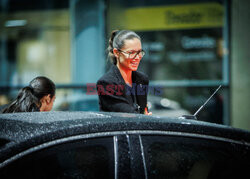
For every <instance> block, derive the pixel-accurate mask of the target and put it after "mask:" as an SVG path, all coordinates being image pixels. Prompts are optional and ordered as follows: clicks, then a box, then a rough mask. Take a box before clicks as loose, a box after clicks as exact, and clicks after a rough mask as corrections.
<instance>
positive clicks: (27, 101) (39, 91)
mask: <svg viewBox="0 0 250 179" xmlns="http://www.w3.org/2000/svg"><path fill="white" fill-rule="evenodd" d="M46 95H50V97H51V98H52V97H53V96H54V95H55V84H54V83H53V82H52V81H51V80H50V79H48V78H46V77H44V76H39V77H36V78H34V79H33V80H32V81H31V82H30V84H29V86H26V87H24V88H22V89H21V90H20V91H19V93H18V95H17V98H16V99H15V100H14V101H13V102H12V103H11V104H10V105H9V106H8V107H7V108H5V109H4V110H3V113H14V112H34V111H40V107H41V102H40V100H41V99H42V97H43V96H46Z"/></svg>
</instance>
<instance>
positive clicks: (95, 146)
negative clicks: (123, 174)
mask: <svg viewBox="0 0 250 179" xmlns="http://www.w3.org/2000/svg"><path fill="white" fill-rule="evenodd" d="M113 149H114V145H113V138H112V137H110V138H96V139H85V140H81V141H77V142H70V143H65V144H60V145H56V146H53V147H50V148H47V149H43V150H41V151H38V152H35V153H32V154H29V155H27V156H25V157H23V158H21V159H18V160H17V161H15V162H13V163H11V164H9V165H8V166H6V167H5V168H3V169H2V170H1V172H0V173H1V175H0V176H1V178H15V177H16V176H18V177H19V178H114V150H113Z"/></svg>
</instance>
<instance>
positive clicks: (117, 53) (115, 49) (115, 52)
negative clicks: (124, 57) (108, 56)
mask: <svg viewBox="0 0 250 179" xmlns="http://www.w3.org/2000/svg"><path fill="white" fill-rule="evenodd" d="M113 54H114V55H115V57H116V58H118V57H119V54H120V52H119V50H118V49H117V48H114V49H113Z"/></svg>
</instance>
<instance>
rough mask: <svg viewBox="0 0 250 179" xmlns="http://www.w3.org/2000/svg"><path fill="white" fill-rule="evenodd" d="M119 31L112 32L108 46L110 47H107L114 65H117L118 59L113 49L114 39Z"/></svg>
mask: <svg viewBox="0 0 250 179" xmlns="http://www.w3.org/2000/svg"><path fill="white" fill-rule="evenodd" d="M118 32H119V30H113V31H112V32H111V36H110V38H109V46H108V49H107V51H108V57H109V59H110V61H111V63H113V64H114V65H116V63H117V59H116V57H115V55H114V52H113V49H114V47H113V41H114V38H115V36H116V35H117V34H118Z"/></svg>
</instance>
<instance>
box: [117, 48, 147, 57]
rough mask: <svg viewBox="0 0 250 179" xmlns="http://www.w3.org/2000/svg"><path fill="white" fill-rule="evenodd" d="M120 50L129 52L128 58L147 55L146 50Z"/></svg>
mask: <svg viewBox="0 0 250 179" xmlns="http://www.w3.org/2000/svg"><path fill="white" fill-rule="evenodd" d="M118 51H120V52H122V53H125V54H128V58H130V59H135V58H136V56H137V55H139V57H141V58H142V57H143V56H144V55H145V51H144V50H140V51H133V52H125V51H122V50H120V49H118Z"/></svg>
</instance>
